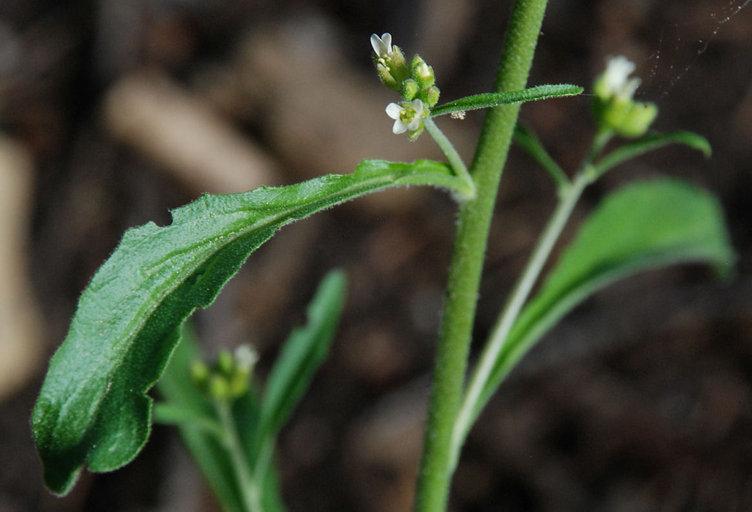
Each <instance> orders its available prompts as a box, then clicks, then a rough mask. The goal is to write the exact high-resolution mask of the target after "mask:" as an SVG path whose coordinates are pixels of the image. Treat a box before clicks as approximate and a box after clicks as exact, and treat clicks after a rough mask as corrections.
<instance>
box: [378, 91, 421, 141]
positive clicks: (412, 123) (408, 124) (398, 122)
mask: <svg viewBox="0 0 752 512" xmlns="http://www.w3.org/2000/svg"><path fill="white" fill-rule="evenodd" d="M423 107H424V106H423V102H422V101H420V100H417V99H416V100H413V101H409V102H408V101H403V102H402V103H400V104H397V103H390V104H389V105H387V106H386V115H388V116H389V117H391V118H392V119H394V126H393V127H392V132H393V133H395V134H399V133H405V132H406V131H410V132H414V131H415V130H417V129H418V128H420V124H421V122H422V120H423Z"/></svg>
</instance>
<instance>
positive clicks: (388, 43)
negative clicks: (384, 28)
mask: <svg viewBox="0 0 752 512" xmlns="http://www.w3.org/2000/svg"><path fill="white" fill-rule="evenodd" d="M381 42H382V43H384V46H385V47H386V51H387V52H388V53H392V34H390V33H389V32H384V33H383V34H381Z"/></svg>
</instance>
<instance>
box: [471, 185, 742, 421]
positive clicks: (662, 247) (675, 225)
mask: <svg viewBox="0 0 752 512" xmlns="http://www.w3.org/2000/svg"><path fill="white" fill-rule="evenodd" d="M734 257H735V256H734V251H733V248H732V247H731V245H730V243H729V238H728V234H727V231H726V226H725V222H724V220H723V213H722V211H721V208H720V205H719V204H718V202H717V200H716V199H715V198H714V197H713V196H712V195H711V194H709V193H708V192H705V191H703V190H702V189H699V188H697V187H695V186H693V185H691V184H689V183H686V182H683V181H679V180H673V179H659V180H653V181H647V182H640V183H635V184H632V185H629V186H626V187H624V188H622V189H620V190H618V191H616V192H614V193H612V194H611V195H610V196H608V197H607V198H606V199H605V200H604V201H603V202H602V204H601V205H600V206H599V208H598V209H597V210H596V211H595V212H593V214H592V215H591V216H590V218H589V219H588V220H587V221H586V222H585V223H584V224H583V226H582V228H581V229H580V232H579V234H578V235H577V237H576V238H575V240H574V241H573V242H572V243H571V245H570V246H569V247H568V248H567V250H566V251H565V252H564V253H563V254H562V256H561V259H560V260H559V263H558V264H557V265H556V267H555V268H554V269H553V270H552V271H551V273H550V274H549V277H548V278H547V280H546V282H545V284H544V286H543V288H542V289H541V291H540V292H539V293H538V295H537V296H536V297H535V298H534V299H533V300H532V301H531V302H530V303H529V304H528V305H527V306H526V307H525V309H524V310H523V311H522V313H521V314H520V316H519V318H518V319H517V321H516V322H515V324H514V326H513V327H512V330H511V332H510V333H509V337H508V338H507V340H506V342H505V344H504V348H503V349H502V351H501V353H500V354H499V358H498V360H497V361H496V363H495V366H494V369H493V371H492V373H491V376H490V377H489V380H488V382H487V383H486V385H485V386H484V388H483V392H482V393H481V398H480V399H479V401H478V406H477V407H476V410H475V416H476V417H477V415H478V414H479V413H480V410H481V409H482V408H483V406H484V405H485V403H486V402H487V401H488V399H489V398H490V397H491V395H492V394H493V392H494V391H495V390H496V389H497V388H498V386H499V384H500V383H501V381H502V380H503V379H504V377H506V375H507V374H508V373H509V371H510V370H511V369H512V368H513V367H514V366H515V364H516V363H517V362H518V361H519V359H520V358H521V357H522V356H523V355H524V354H525V353H526V352H527V351H528V350H529V349H530V348H531V347H532V346H533V344H534V343H535V342H536V341H537V340H539V339H540V338H541V337H542V336H543V335H544V334H545V333H546V332H547V331H548V330H549V329H551V328H552V327H553V326H554V325H555V324H556V323H557V322H558V321H559V320H560V319H561V318H562V317H563V316H564V315H566V314H567V313H568V312H569V311H571V310H572V308H574V307H575V306H576V305H577V304H579V303H580V302H582V301H583V300H584V299H586V298H587V297H588V296H590V295H592V294H593V293H595V292H597V291H598V290H600V289H602V288H603V287H605V286H607V285H608V284H610V283H613V282H614V281H617V280H619V279H623V278H625V277H628V276H630V275H633V274H636V273H638V272H641V271H644V270H648V269H653V268H657V267H661V266H665V265H669V264H673V263H680V262H702V263H707V264H710V265H713V266H715V268H716V269H717V270H718V271H719V272H720V273H722V274H723V273H725V272H728V271H729V269H730V268H731V265H732V264H733V261H734ZM470 424H472V422H471V423H470Z"/></svg>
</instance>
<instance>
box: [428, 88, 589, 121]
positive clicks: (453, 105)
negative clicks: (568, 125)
mask: <svg viewBox="0 0 752 512" xmlns="http://www.w3.org/2000/svg"><path fill="white" fill-rule="evenodd" d="M583 90H584V89H583V88H582V87H580V86H579V85H572V84H550V85H538V86H536V87H530V88H529V89H524V90H522V91H511V92H501V93H495V92H488V93H483V94H475V95H473V96H466V97H464V98H460V99H458V100H454V101H450V102H449V103H444V104H443V105H439V106H438V107H434V108H432V109H431V117H436V116H443V115H446V114H451V113H452V112H464V111H467V110H478V109H481V108H489V107H498V106H499V105H508V104H510V103H522V102H525V101H536V100H545V99H548V98H560V97H562V96H576V95H578V94H582V91H583Z"/></svg>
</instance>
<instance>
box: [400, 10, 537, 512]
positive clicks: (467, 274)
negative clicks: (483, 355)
mask: <svg viewBox="0 0 752 512" xmlns="http://www.w3.org/2000/svg"><path fill="white" fill-rule="evenodd" d="M546 3H547V2H546V0H517V1H516V2H515V5H514V9H513V11H512V15H511V18H510V22H509V29H508V32H507V36H506V40H505V44H504V52H503V54H502V57H501V62H500V66H499V71H498V74H497V77H496V84H495V86H494V92H505V91H513V90H521V89H524V88H525V85H526V83H527V77H528V73H529V71H530V67H531V65H532V61H533V54H534V53H535V46H536V43H537V40H538V34H539V33H540V28H541V23H542V21H543V14H544V12H545V9H546ZM519 108H520V107H519V105H504V106H499V107H496V108H494V109H492V110H490V111H489V112H488V114H487V116H486V120H485V123H484V126H483V130H482V132H481V136H480V140H479V142H478V148H477V150H476V153H475V158H474V160H473V165H472V172H471V176H472V177H473V181H474V182H475V186H476V193H477V196H476V197H475V199H472V200H468V201H465V202H463V203H461V205H460V210H459V216H458V222H457V235H456V240H455V245H454V252H453V256H452V263H451V267H450V270H449V280H448V284H447V295H446V298H445V303H444V314H443V316H442V324H441V330H440V334H439V343H438V347H437V353H436V363H435V368H434V374H433V378H432V387H431V396H430V398H429V406H428V407H429V408H428V418H427V423H426V433H425V438H424V444H423V456H422V458H421V466H420V473H419V475H418V484H417V492H416V498H415V508H414V510H415V511H416V512H442V511H443V510H444V509H445V508H446V501H447V495H448V492H449V483H450V480H451V474H452V468H451V441H452V430H453V426H454V421H455V418H456V415H457V412H458V410H459V405H460V399H461V397H462V389H463V383H464V376H465V371H466V369H467V358H468V353H469V345H470V337H471V333H472V327H473V320H474V317H475V308H476V301H477V298H478V288H479V285H480V275H481V270H482V267H483V259H484V256H485V250H486V245H487V239H488V231H489V227H490V224H491V217H492V215H493V210H494V205H495V203H496V196H497V192H498V186H499V181H500V179H501V174H502V170H503V168H504V164H505V162H506V157H507V153H508V152H509V145H510V142H511V140H512V132H513V130H514V126H515V123H516V121H517V115H518V113H519Z"/></svg>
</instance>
